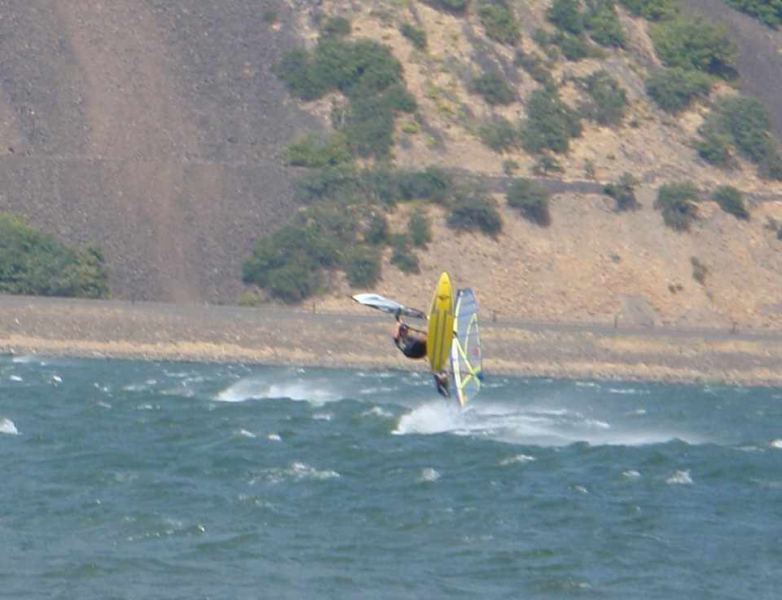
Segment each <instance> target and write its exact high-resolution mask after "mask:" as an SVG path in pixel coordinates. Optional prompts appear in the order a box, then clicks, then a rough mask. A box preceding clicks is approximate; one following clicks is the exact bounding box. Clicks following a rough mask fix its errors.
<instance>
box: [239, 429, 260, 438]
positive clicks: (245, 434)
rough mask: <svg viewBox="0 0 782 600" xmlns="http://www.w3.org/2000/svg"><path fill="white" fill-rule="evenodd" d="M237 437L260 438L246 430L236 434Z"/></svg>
mask: <svg viewBox="0 0 782 600" xmlns="http://www.w3.org/2000/svg"><path fill="white" fill-rule="evenodd" d="M236 435H238V436H239V437H246V438H251V439H252V438H256V437H258V436H256V435H255V434H254V433H253V432H252V431H247V430H246V429H240V430H239V431H238V432H237V433H236Z"/></svg>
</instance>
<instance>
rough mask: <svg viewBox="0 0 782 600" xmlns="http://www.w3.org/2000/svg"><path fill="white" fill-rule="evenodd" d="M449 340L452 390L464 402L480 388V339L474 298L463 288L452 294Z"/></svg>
mask: <svg viewBox="0 0 782 600" xmlns="http://www.w3.org/2000/svg"><path fill="white" fill-rule="evenodd" d="M453 331H454V336H453V341H452V342H451V356H450V377H451V390H452V393H453V394H454V395H455V396H456V398H457V399H458V400H459V404H460V405H462V406H464V405H465V404H467V402H468V401H469V400H472V399H473V398H475V396H476V395H477V394H478V392H480V390H481V382H482V381H483V370H482V365H481V360H482V357H481V339H480V334H479V331H478V300H477V298H476V297H475V293H474V292H473V291H472V290H471V289H469V288H467V289H463V290H459V291H458V292H457V295H456V310H455V317H454V324H453Z"/></svg>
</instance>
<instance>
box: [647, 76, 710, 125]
mask: <svg viewBox="0 0 782 600" xmlns="http://www.w3.org/2000/svg"><path fill="white" fill-rule="evenodd" d="M713 82H714V80H713V79H712V78H711V77H710V76H709V75H707V74H706V73H701V72H700V71H693V70H687V69H682V68H679V67H674V68H672V69H659V70H658V71H655V72H654V73H652V75H651V76H650V77H649V78H648V79H647V80H646V93H647V94H649V97H651V99H652V100H654V102H655V103H656V104H657V106H659V107H660V108H662V109H663V110H665V111H667V112H669V113H674V114H675V113H678V112H680V111H682V110H684V109H685V108H688V107H689V106H690V104H691V103H692V101H693V100H694V99H695V98H705V97H707V96H708V95H709V92H710V91H711V87H712V85H713Z"/></svg>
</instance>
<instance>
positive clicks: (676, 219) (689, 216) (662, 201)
mask: <svg viewBox="0 0 782 600" xmlns="http://www.w3.org/2000/svg"><path fill="white" fill-rule="evenodd" d="M697 198H698V189H697V188H696V187H695V186H694V185H693V184H691V183H689V182H685V183H671V184H668V185H664V186H662V187H661V188H660V189H659V191H658V192H657V200H656V201H655V203H654V207H655V208H657V209H659V210H661V211H662V214H663V221H665V224H666V225H668V227H670V228H671V229H675V230H676V231H688V230H689V229H690V224H691V223H692V222H693V221H694V220H695V219H696V218H697V216H698V209H697V207H696V206H695V200H696V199H697Z"/></svg>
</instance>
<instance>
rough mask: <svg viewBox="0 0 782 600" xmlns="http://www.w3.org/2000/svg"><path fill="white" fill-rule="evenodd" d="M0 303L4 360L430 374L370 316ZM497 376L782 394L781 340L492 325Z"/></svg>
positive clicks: (488, 342) (384, 319)
mask: <svg viewBox="0 0 782 600" xmlns="http://www.w3.org/2000/svg"><path fill="white" fill-rule="evenodd" d="M351 309H353V307H352V306H349V305H347V303H346V310H345V312H327V313H324V312H312V311H309V312H307V311H304V310H301V309H295V308H283V307H263V308H241V307H233V306H207V305H173V304H158V303H147V302H135V303H133V302H125V301H115V300H76V299H59V298H31V297H20V296H0V353H4V354H40V355H48V356H72V357H81V358H98V359H112V358H116V359H133V360H172V361H193V362H243V363H255V364H266V365H294V366H302V367H327V368H361V369H395V370H402V371H404V370H417V371H425V370H426V365H425V363H424V362H423V361H410V360H407V359H405V358H404V357H402V356H401V354H399V353H398V352H397V351H396V349H395V348H394V346H393V344H392V342H391V341H390V328H391V323H392V319H391V318H389V317H388V316H386V315H381V314H380V313H377V314H374V313H368V311H367V310H366V309H365V310H363V311H362V310H360V309H359V310H351ZM481 335H482V338H483V347H484V357H485V359H484V368H485V370H486V372H487V374H489V375H492V374H496V375H503V376H525V377H530V376H532V377H555V378H564V379H595V380H626V381H647V382H664V383H704V382H708V383H722V384H734V385H758V386H773V387H782V331H774V330H762V331H741V332H729V331H720V330H709V329H697V330H696V329H672V328H670V329H668V328H649V329H644V328H638V327H636V328H621V327H618V328H614V327H612V326H611V325H609V324H606V323H583V322H581V323H541V322H532V321H523V320H518V319H514V320H508V321H500V322H491V321H489V322H486V321H484V322H483V323H482V324H481Z"/></svg>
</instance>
